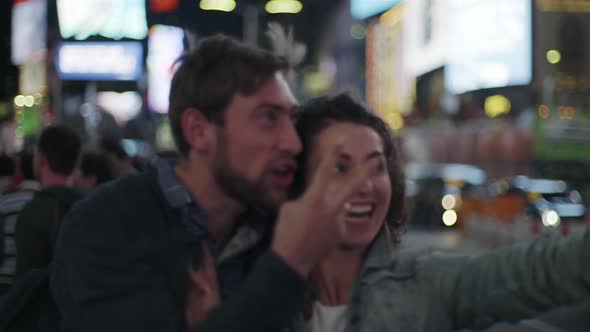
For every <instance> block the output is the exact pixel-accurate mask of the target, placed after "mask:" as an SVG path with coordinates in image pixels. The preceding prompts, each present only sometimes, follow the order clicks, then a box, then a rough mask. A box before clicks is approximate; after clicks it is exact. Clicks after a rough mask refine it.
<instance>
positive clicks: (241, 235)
mask: <svg viewBox="0 0 590 332" xmlns="http://www.w3.org/2000/svg"><path fill="white" fill-rule="evenodd" d="M178 159H179V156H167V157H163V156H156V157H155V158H154V159H153V160H152V161H151V165H152V166H153V167H154V168H155V169H156V171H157V173H158V182H159V185H160V189H161V190H162V192H163V193H164V197H165V198H166V201H167V202H168V204H169V205H170V207H172V208H187V207H196V209H189V210H190V211H192V212H191V213H198V212H200V208H198V202H197V201H196V200H195V199H194V198H193V196H192V194H191V193H190V191H189V190H188V189H187V188H186V186H185V185H184V184H183V183H182V182H181V181H180V179H179V178H178V176H177V175H176V172H175V171H174V165H175V164H176V162H177V161H178ZM198 214H199V215H198V216H197V219H198V222H197V223H195V222H190V223H188V224H190V225H191V226H193V227H202V226H205V227H206V218H205V217H204V216H203V215H201V214H200V213H198ZM270 218H272V216H271V215H270V214H268V213H265V212H264V211H262V210H260V209H257V208H249V209H248V210H247V211H245V212H244V213H243V214H242V216H240V223H241V225H239V226H238V229H237V231H236V234H235V235H234V236H233V237H232V238H231V239H230V241H229V242H228V244H227V245H226V246H225V248H224V249H223V251H222V252H221V253H220V255H219V256H218V258H217V261H218V262H221V261H224V260H227V259H229V258H231V257H234V256H236V255H238V254H240V253H242V252H244V251H246V250H248V249H250V248H253V247H255V246H256V245H258V244H259V243H260V242H261V241H262V238H263V234H264V232H266V231H267V230H268V228H269V227H270V221H271V220H270ZM254 219H256V220H254ZM197 224H198V225H197ZM267 224H268V227H267ZM199 225H202V226H199Z"/></svg>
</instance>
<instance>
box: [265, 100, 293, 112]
mask: <svg viewBox="0 0 590 332" xmlns="http://www.w3.org/2000/svg"><path fill="white" fill-rule="evenodd" d="M261 109H272V110H274V111H279V112H290V111H291V109H289V108H285V107H284V106H282V105H279V104H276V103H269V102H264V103H261V104H258V105H257V106H256V110H261Z"/></svg>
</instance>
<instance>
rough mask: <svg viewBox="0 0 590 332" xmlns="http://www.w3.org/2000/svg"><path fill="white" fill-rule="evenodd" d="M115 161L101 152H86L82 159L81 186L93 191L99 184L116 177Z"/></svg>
mask: <svg viewBox="0 0 590 332" xmlns="http://www.w3.org/2000/svg"><path fill="white" fill-rule="evenodd" d="M115 167H116V166H115V165H114V163H113V160H112V159H111V158H109V156H108V155H107V154H106V153H104V152H100V151H84V152H83V153H82V157H81V158H80V172H79V174H80V176H79V180H78V182H79V184H80V186H81V187H83V188H84V189H86V190H92V189H94V188H95V187H96V186H98V185H99V184H102V183H105V182H108V181H111V180H113V179H115V177H116V169H115Z"/></svg>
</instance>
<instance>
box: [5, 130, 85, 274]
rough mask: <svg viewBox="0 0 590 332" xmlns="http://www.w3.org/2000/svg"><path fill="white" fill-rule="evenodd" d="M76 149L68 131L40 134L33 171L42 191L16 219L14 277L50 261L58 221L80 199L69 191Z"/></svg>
mask: <svg viewBox="0 0 590 332" xmlns="http://www.w3.org/2000/svg"><path fill="white" fill-rule="evenodd" d="M80 149H81V142H80V138H79V137H78V135H77V134H76V133H75V132H74V131H73V130H72V129H70V128H68V127H65V126H51V127H47V128H45V129H44V130H43V131H42V132H41V135H40V137H39V140H38V142H37V145H36V149H35V153H34V158H33V165H34V167H33V169H34V172H35V175H36V177H37V178H38V179H39V182H40V183H41V186H42V189H41V190H40V191H38V192H35V194H34V197H33V199H32V200H31V201H30V202H29V203H27V204H26V205H25V206H24V208H23V209H22V211H21V212H20V214H19V215H18V218H17V222H16V251H17V261H16V262H17V264H16V270H17V271H16V272H17V277H18V276H20V275H22V274H24V273H26V272H27V271H30V270H31V269H35V268H44V267H47V266H48V265H49V263H50V262H51V260H52V255H53V248H54V243H55V239H56V236H57V231H58V229H59V226H60V223H61V219H62V217H63V216H64V215H65V214H66V212H67V211H68V210H69V209H70V207H71V206H72V205H73V203H74V202H76V201H77V200H79V199H80V198H81V197H82V193H81V191H80V190H79V189H78V188H75V187H73V185H74V171H75V170H76V167H77V164H78V159H79V156H80Z"/></svg>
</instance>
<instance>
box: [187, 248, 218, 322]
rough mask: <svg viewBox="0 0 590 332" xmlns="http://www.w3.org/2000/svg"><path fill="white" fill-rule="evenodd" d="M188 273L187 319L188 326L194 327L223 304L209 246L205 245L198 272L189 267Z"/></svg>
mask: <svg viewBox="0 0 590 332" xmlns="http://www.w3.org/2000/svg"><path fill="white" fill-rule="evenodd" d="M188 273H189V285H188V288H187V289H188V294H187V296H186V312H185V318H186V322H187V324H188V326H194V325H195V324H196V323H197V322H199V321H201V320H202V319H203V318H204V317H205V316H206V315H207V313H208V312H209V311H210V310H211V309H214V308H215V307H217V306H219V304H220V303H221V297H220V295H219V286H218V283H217V273H216V270H215V262H214V260H213V256H212V255H211V252H210V251H209V248H208V247H207V245H205V244H203V259H202V264H201V267H200V268H199V269H198V270H196V271H195V270H193V268H192V267H189V271H188Z"/></svg>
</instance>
